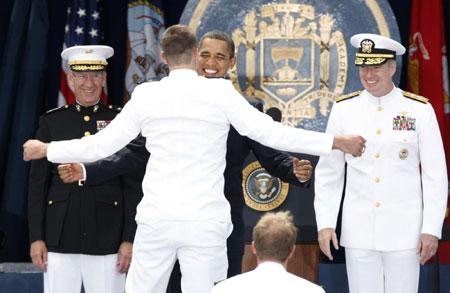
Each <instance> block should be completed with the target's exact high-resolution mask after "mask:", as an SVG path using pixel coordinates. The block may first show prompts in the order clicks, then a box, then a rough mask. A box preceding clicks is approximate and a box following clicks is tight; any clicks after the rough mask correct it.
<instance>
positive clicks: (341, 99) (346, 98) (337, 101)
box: [336, 91, 362, 103]
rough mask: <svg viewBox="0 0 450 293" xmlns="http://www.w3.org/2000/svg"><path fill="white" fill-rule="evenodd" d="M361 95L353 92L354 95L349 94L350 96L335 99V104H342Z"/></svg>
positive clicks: (359, 92) (358, 92)
mask: <svg viewBox="0 0 450 293" xmlns="http://www.w3.org/2000/svg"><path fill="white" fill-rule="evenodd" d="M361 93H362V91H357V92H354V93H351V94H348V95H345V96H342V97H339V98H337V99H336V103H339V102H342V101H344V100H348V99H351V98H354V97H357V96H359V95H360V94H361Z"/></svg>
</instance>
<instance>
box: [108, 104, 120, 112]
mask: <svg viewBox="0 0 450 293" xmlns="http://www.w3.org/2000/svg"><path fill="white" fill-rule="evenodd" d="M106 107H108V109H110V110H112V111H114V112H120V111H121V110H122V108H121V107H118V106H115V105H107V106H106Z"/></svg>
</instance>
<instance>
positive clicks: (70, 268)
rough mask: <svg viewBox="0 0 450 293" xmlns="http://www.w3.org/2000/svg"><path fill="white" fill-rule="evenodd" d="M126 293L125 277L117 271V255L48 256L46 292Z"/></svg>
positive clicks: (64, 254)
mask: <svg viewBox="0 0 450 293" xmlns="http://www.w3.org/2000/svg"><path fill="white" fill-rule="evenodd" d="M82 283H83V286H84V291H85V292H86V293H123V292H125V274H121V273H119V271H118V266H117V254H108V255H87V254H73V253H56V252H49V253H48V265H47V272H46V273H44V293H61V292H64V293H80V292H81V284H82Z"/></svg>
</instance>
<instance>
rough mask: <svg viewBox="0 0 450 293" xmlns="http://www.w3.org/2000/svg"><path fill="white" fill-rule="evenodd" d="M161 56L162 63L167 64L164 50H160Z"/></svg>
mask: <svg viewBox="0 0 450 293" xmlns="http://www.w3.org/2000/svg"><path fill="white" fill-rule="evenodd" d="M161 58H162V61H163V62H164V63H166V64H167V65H169V63H167V59H166V54H164V51H161Z"/></svg>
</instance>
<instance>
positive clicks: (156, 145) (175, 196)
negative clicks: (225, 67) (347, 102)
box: [47, 69, 334, 293]
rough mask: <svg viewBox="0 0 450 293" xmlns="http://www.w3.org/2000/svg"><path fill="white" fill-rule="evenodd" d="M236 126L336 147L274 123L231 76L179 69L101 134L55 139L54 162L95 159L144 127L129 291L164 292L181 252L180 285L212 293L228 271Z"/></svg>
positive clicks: (138, 95)
mask: <svg viewBox="0 0 450 293" xmlns="http://www.w3.org/2000/svg"><path fill="white" fill-rule="evenodd" d="M230 123H232V124H233V126H234V127H235V129H236V130H237V131H238V132H239V133H240V134H241V135H245V136H248V137H250V138H252V139H254V140H256V141H259V142H261V143H263V144H266V145H269V146H271V147H274V148H278V149H281V150H285V151H292V152H303V153H310V154H316V155H324V154H329V153H330V151H331V148H332V144H333V139H334V138H333V136H332V135H329V134H323V133H317V132H310V131H304V130H300V129H295V128H291V127H287V126H283V125H281V124H280V123H276V122H273V120H272V119H271V118H270V117H269V116H268V115H265V114H263V113H261V112H259V111H258V110H257V109H255V108H254V107H253V106H251V105H250V104H249V103H248V102H247V101H246V100H245V99H244V98H243V97H242V96H241V95H240V94H239V93H238V92H237V91H236V90H235V89H234V87H233V85H232V84H231V82H229V81H226V80H222V79H214V80H211V79H206V78H203V77H199V76H198V75H197V73H196V72H195V71H193V70H188V69H179V70H174V71H171V72H170V75H169V76H168V77H166V78H164V79H162V80H161V81H160V82H150V83H146V84H142V85H140V86H138V87H136V89H135V90H134V92H133V95H132V99H131V100H130V101H129V102H128V103H127V104H126V105H125V107H124V108H123V110H122V111H121V113H120V114H118V115H117V117H116V118H115V119H114V120H113V121H112V122H111V123H110V124H109V125H108V127H106V128H105V129H104V130H102V131H101V132H99V133H98V134H96V135H91V136H89V137H85V138H83V139H81V140H72V141H61V142H52V143H51V144H50V146H49V148H48V152H47V157H48V159H49V161H52V162H61V163H62V162H74V161H75V162H77V161H83V162H89V161H95V160H97V159H100V158H102V157H106V156H108V155H110V154H113V153H114V152H116V151H117V150H119V149H121V148H122V147H124V146H125V145H126V144H127V143H128V142H129V141H130V140H132V139H133V138H135V137H136V136H137V135H138V134H139V132H141V133H142V135H143V136H144V137H146V139H147V142H146V147H147V149H148V151H149V152H150V153H151V156H150V159H149V162H148V164H147V169H146V174H145V177H144V181H143V191H144V197H143V199H142V201H141V202H140V203H139V205H138V207H137V215H136V220H137V222H138V229H137V232H136V238H135V241H134V246H133V261H132V263H131V268H130V272H129V274H128V276H127V284H126V291H127V292H128V293H133V292H139V293H145V292H149V293H150V292H151V293H157V292H165V290H166V288H165V287H166V286H167V281H168V280H167V279H168V276H169V275H170V271H171V269H172V266H173V264H174V262H175V260H176V258H177V257H178V258H179V259H180V266H181V272H182V274H183V278H182V289H183V292H188V293H189V292H195V293H201V292H208V293H209V292H210V290H211V288H212V287H213V284H214V282H217V281H220V280H223V279H225V278H226V271H227V260H226V238H227V236H228V235H229V233H230V232H231V230H230V226H231V220H230V207H229V204H228V202H227V200H226V199H225V197H224V195H223V186H224V182H223V181H224V179H223V171H224V169H225V153H226V139H227V137H228V132H229V126H230ZM227 227H228V228H227ZM194 229H195V231H194ZM202 231H203V233H201V232H202Z"/></svg>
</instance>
